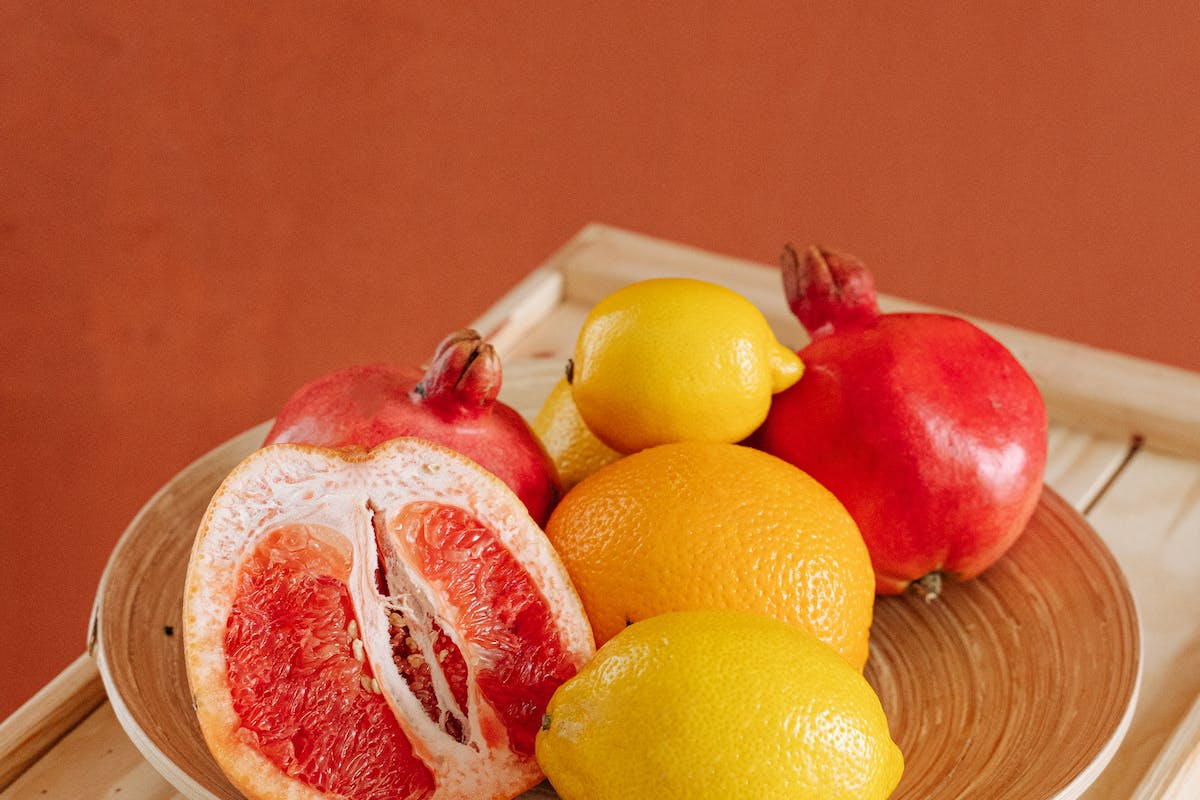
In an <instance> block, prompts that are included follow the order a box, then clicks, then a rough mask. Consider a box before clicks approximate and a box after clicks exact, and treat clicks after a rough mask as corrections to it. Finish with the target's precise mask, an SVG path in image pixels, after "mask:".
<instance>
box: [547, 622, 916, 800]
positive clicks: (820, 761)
mask: <svg viewBox="0 0 1200 800" xmlns="http://www.w3.org/2000/svg"><path fill="white" fill-rule="evenodd" d="M535 747H536V754H537V759H538V763H539V764H540V765H541V767H542V770H543V771H544V772H545V773H546V776H547V777H548V778H549V779H550V783H551V784H552V785H553V786H554V789H555V790H556V791H557V792H558V794H559V795H560V796H561V797H563V798H564V800H585V798H586V800H610V798H611V800H617V798H622V799H623V798H629V797H657V798H663V800H672V799H673V798H688V799H689V800H705V799H706V798H714V799H715V798H720V800H730V799H731V798H747V799H749V798H754V799H755V800H761V799H762V798H792V799H793V800H806V799H811V800H817V798H820V800H883V798H886V797H887V796H888V795H890V794H891V793H892V791H893V790H894V789H895V788H896V785H897V784H898V783H899V781H900V775H901V773H902V771H903V769H904V760H903V756H902V755H901V753H900V750H899V748H898V747H897V746H896V744H895V742H893V741H892V738H891V735H890V733H889V731H888V725H887V719H886V718H885V716H884V711H883V707H882V705H881V704H880V702H879V698H878V696H877V695H876V694H875V692H874V690H873V689H872V688H871V686H870V684H868V683H867V682H866V680H865V679H864V678H863V677H862V675H860V674H859V673H858V672H856V671H855V670H854V669H853V668H851V667H850V666H849V665H848V664H846V662H845V661H844V660H842V659H841V658H839V657H838V655H837V654H836V653H834V652H833V651H832V650H830V649H829V648H828V647H827V646H825V645H824V644H822V643H821V642H819V641H818V640H817V639H815V638H814V637H812V636H811V635H810V634H808V633H805V632H804V631H802V630H800V629H798V628H796V627H795V626H793V625H788V624H787V623H783V622H780V621H778V620H774V619H770V618H767V617H760V616H757V615H754V614H749V613H746V612H735V611H681V612H673V613H669V614H663V615H660V616H657V617H652V618H650V619H647V620H644V621H642V622H636V623H634V624H633V625H631V626H630V627H628V628H627V629H625V630H624V631H622V632H621V633H619V634H617V636H615V637H614V638H613V639H611V640H610V641H609V642H608V643H607V644H605V645H604V646H603V647H601V648H600V650H599V651H598V652H597V654H596V657H595V658H594V659H593V660H592V661H591V662H589V663H588V664H587V665H586V666H584V668H583V669H582V670H580V672H579V673H578V674H577V675H575V677H573V678H571V679H569V680H568V681H567V682H566V683H564V684H562V685H561V686H560V687H559V688H558V689H557V690H556V691H555V693H554V695H553V696H552V697H551V699H550V703H549V705H548V706H547V708H546V715H545V717H544V718H543V720H542V729H541V731H539V733H538V735H537V739H536V744H535Z"/></svg>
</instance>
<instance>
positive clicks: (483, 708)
mask: <svg viewBox="0 0 1200 800" xmlns="http://www.w3.org/2000/svg"><path fill="white" fill-rule="evenodd" d="M184 639H185V650H186V661H187V672H188V680H189V683H190V685H191V690H192V694H193V697H194V699H195V704H196V714H197V717H198V720H199V723H200V729H201V731H202V733H203V735H204V738H205V741H206V742H207V743H208V747H209V749H210V750H211V751H212V754H213V756H214V758H215V759H216V761H217V763H218V764H219V765H220V766H221V768H222V769H223V770H224V771H225V773H226V775H227V776H228V777H229V779H230V780H231V781H232V783H233V784H234V785H235V786H236V787H237V788H238V789H239V790H240V791H242V792H243V793H244V794H246V795H247V796H248V797H251V798H284V797H286V798H318V797H338V798H354V800H383V798H389V800H391V799H393V798H414V799H415V798H435V799H436V800H441V799H442V798H511V797H514V796H516V795H518V794H520V793H521V792H523V791H525V790H526V789H528V788H529V787H531V786H533V785H534V784H536V783H537V782H538V781H539V780H541V777H542V774H541V771H540V770H539V768H538V766H537V763H536V761H535V760H534V753H533V750H534V747H533V740H534V736H535V734H536V732H537V729H538V726H539V724H540V722H541V717H542V714H543V712H544V710H545V706H546V703H547V702H548V701H549V698H550V695H551V694H552V693H553V691H554V689H555V688H556V687H557V686H558V685H559V684H560V683H562V682H563V681H565V680H566V679H567V678H569V677H570V676H572V675H574V674H575V672H576V671H577V670H578V669H579V667H580V666H582V665H583V663H584V662H586V661H587V660H588V659H589V658H590V657H591V655H592V654H593V652H594V650H595V646H594V644H593V640H592V634H591V629H590V626H589V625H588V622H587V618H586V617H585V616H584V611H583V607H582V605H581V603H580V601H579V598H578V596H577V595H576V593H575V590H574V588H573V587H572V585H571V582H570V579H569V578H568V577H567V574H566V571H565V570H564V568H563V566H562V564H561V563H560V562H559V560H558V556H557V555H556V554H555V552H554V550H553V549H552V548H551V546H550V544H549V542H548V540H547V539H546V537H545V535H544V534H543V533H542V531H541V530H540V529H539V528H538V527H537V525H536V524H535V523H534V522H533V520H532V519H530V517H529V515H528V513H527V512H526V510H525V507H524V505H523V504H522V503H521V501H520V500H519V499H518V498H517V496H516V495H515V494H513V493H512V492H511V491H510V490H509V488H508V487H507V486H505V485H504V483H503V482H502V481H500V480H499V479H498V478H496V477H494V476H493V475H491V474H490V473H488V472H485V471H484V470H483V469H481V468H480V467H478V466H476V465H475V464H474V462H472V461H470V460H468V459H467V458H465V457H463V456H460V455H458V454H457V453H454V452H452V451H450V450H448V449H446V448H443V447H440V446H438V445H434V444H430V443H428V442H424V441H421V440H418V439H396V440H393V441H391V442H388V443H385V444H383V445H380V446H379V447H377V448H375V449H373V450H365V449H361V448H353V449H346V450H330V449H324V448H316V447H309V446H305V445H294V444H277V445H271V446H269V447H265V448H263V449H261V450H258V451H257V452H255V453H254V454H252V455H250V456H249V457H247V458H246V460H245V461H243V462H242V463H241V464H240V465H239V466H238V467H237V468H236V469H235V470H234V471H233V472H232V473H231V474H230V475H229V477H228V478H227V479H226V480H225V482H224V483H223V484H222V485H221V487H220V489H219V490H218V491H217V493H216V495H215V496H214V498H213V500H212V502H211V504H210V505H209V508H208V511H207V513H206V514H205V516H204V519H203V521H202V522H201V525H200V530H199V532H198V534H197V537H196V542H195V545H194V547H193V550H192V555H191V561H190V563H189V565H188V573H187V584H186V588H185V594H184Z"/></svg>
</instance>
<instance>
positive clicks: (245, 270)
mask: <svg viewBox="0 0 1200 800" xmlns="http://www.w3.org/2000/svg"><path fill="white" fill-rule="evenodd" d="M429 5H433V6H434V7H433V8H430V7H427V6H429ZM439 5H442V4H416V3H398V2H397V3H393V2H387V3H367V4H343V3H332V2H330V3H296V2H286V3H285V2H278V3H264V4H247V3H212V2H199V3H176V2H170V3H153V2H148V3H130V2H117V3H95V4H92V3H86V4H85V3H67V2H53V3H45V2H26V1H25V0H6V1H5V2H3V3H0V274H2V280H0V291H2V292H3V295H2V297H3V308H2V312H3V313H2V314H0V353H2V355H3V361H2V364H0V368H2V370H3V372H2V374H3V389H2V395H0V396H2V399H3V406H2V409H0V410H2V417H0V425H2V428H0V436H2V437H3V447H4V451H3V452H4V457H3V459H2V460H0V492H2V495H0V497H2V502H3V505H2V506H0V526H2V527H0V537H2V538H0V545H2V548H3V549H2V551H0V609H2V610H3V615H2V626H0V676H3V677H2V678H0V716H4V715H7V714H8V713H9V712H11V711H12V710H14V709H15V708H16V707H17V705H18V704H19V703H20V702H21V701H23V700H24V699H26V698H27V697H28V696H29V695H30V694H31V693H32V692H33V691H34V690H35V689H36V688H37V687H38V686H40V685H41V684H43V683H44V682H45V681H47V680H48V679H49V678H51V677H52V676H53V675H54V674H56V673H57V672H58V671H59V670H60V669H61V668H62V667H64V666H65V665H66V664H68V663H69V662H70V661H71V660H72V658H74V657H75V656H76V655H77V654H79V653H80V652H81V651H82V650H83V647H84V640H85V627H86V620H87V615H88V610H89V607H90V604H91V600H92V597H93V595H94V592H95V589H96V585H97V581H98V580H99V577H100V574H101V571H102V569H103V566H104V563H105V560H106V558H107V555H108V553H109V551H110V550H111V548H112V547H113V545H114V544H115V542H116V541H117V538H118V537H119V536H120V534H121V531H122V530H123V528H124V527H125V525H126V524H127V523H128V521H129V520H130V519H131V518H132V516H133V515H134V514H135V513H136V511H137V509H138V507H139V506H140V505H141V504H142V503H143V502H144V501H145V500H146V499H147V498H148V497H149V496H150V495H151V494H152V493H153V491H154V490H155V489H156V488H157V487H158V486H160V485H161V484H162V483H163V482H165V481H166V480H167V479H169V478H170V477H171V476H172V475H173V474H174V473H175V472H176V471H177V470H179V469H180V468H182V467H183V466H184V465H186V464H187V463H188V462H189V461H191V460H192V459H194V458H195V457H197V456H198V455H200V454H201V453H203V452H204V451H206V450H207V449H209V448H211V447H212V446H214V445H216V444H218V443H219V442H221V441H223V440H224V439H226V438H228V437H230V436H231V435H233V434H235V433H237V432H239V431H241V430H243V429H245V428H247V427H249V426H251V425H253V424H255V423H257V422H259V421H261V420H263V419H266V418H268V417H270V416H272V415H273V414H274V412H275V410H276V408H277V407H278V405H279V404H280V403H281V402H282V401H283V399H284V398H285V397H286V396H287V395H288V394H289V392H290V391H291V390H292V389H293V388H294V387H296V386H297V385H298V384H300V383H301V382H303V381H304V380H306V379H308V378H310V377H313V376H314V375H316V374H318V373H320V372H322V371H325V370H328V369H331V368H333V367H337V366H340V365H343V364H347V363H354V362H359V361H367V360H375V359H394V360H398V361H402V362H411V363H418V362H419V361H421V360H422V359H423V358H424V357H425V356H426V355H427V354H428V353H429V351H430V348H431V347H432V346H433V344H434V343H435V342H436V341H437V340H438V339H439V338H440V337H441V335H442V334H443V333H445V332H447V331H449V330H450V329H452V328H454V327H457V326H459V325H461V324H463V323H465V322H467V321H469V320H471V319H472V318H474V317H475V316H476V315H477V314H479V313H480V312H481V311H482V310H483V309H484V308H486V307H487V306H488V304H489V303H490V302H491V301H492V300H494V299H495V298H496V297H497V296H499V295H500V294H501V293H502V292H503V291H504V290H505V289H506V288H508V287H510V286H511V285H512V284H513V283H515V282H516V281H517V280H518V279H519V278H520V277H521V276H522V275H523V274H525V273H526V272H527V271H528V270H529V269H531V268H533V267H534V266H536V265H537V264H538V263H539V262H540V261H541V260H542V259H543V258H544V257H546V256H547V255H548V254H549V253H550V252H551V251H552V250H554V249H555V248H556V247H557V246H558V245H559V244H561V243H562V242H564V241H565V240H567V239H568V238H569V237H571V236H572V235H573V234H574V233H575V232H576V231H577V230H578V229H579V228H580V227H581V226H582V225H584V224H585V223H587V222H589V221H592V220H598V221H603V222H607V223H611V224H615V225H619V226H624V227H628V228H631V229H634V230H638V231H642V232H646V233H650V234H654V235H657V236H661V237H665V238H670V239H675V240H679V241H683V242H687V243H690V244H694V245H698V246H701V247H704V248H708V249H712V250H716V251H719V252H723V253H728V254H732V255H736V256H741V257H745V258H750V259H755V260H759V261H763V262H773V261H774V259H775V257H776V253H777V252H778V250H779V247H780V245H781V244H782V243H783V242H784V241H785V240H788V239H796V240H797V241H798V242H800V243H805V242H809V241H814V240H815V241H821V242H824V243H828V244H832V245H836V246H840V247H843V248H845V249H848V250H850V251H852V252H855V253H857V254H859V255H861V256H863V257H865V258H866V259H868V261H869V263H870V264H871V265H872V266H873V267H874V270H875V273H876V277H877V282H878V284H879V285H880V286H881V288H882V289H883V290H884V291H887V292H889V293H891V294H896V295H900V296H905V297H909V298H912V299H919V300H923V301H927V302H930V303H934V304H939V305H943V306H947V307H950V308H954V309H959V310H961V311H965V312H969V313H972V314H977V315H981V316H984V317H987V318H992V319H995V320H1001V321H1006V322H1010V323H1015V324H1018V325H1023V326H1026V327H1030V328H1034V329H1038V330H1042V331H1045V332H1048V333H1051V334H1055V335H1058V336H1062V337H1066V338H1070V339H1074V340H1077V341H1081V342H1085V343H1088V344H1092V345H1097V346H1102V347H1106V348H1110V349H1116V350H1121V351H1124V352H1128V353H1132V354H1134V355H1138V356H1143V357H1146V358H1150V359H1155V360H1158V361H1162V362H1167V363H1170V364H1174V365H1178V366H1183V367H1187V368H1191V369H1200V353H1198V352H1197V350H1196V347H1195V337H1194V335H1193V327H1194V326H1193V323H1192V321H1191V320H1192V319H1193V311H1194V309H1193V306H1194V304H1195V301H1196V300H1197V298H1198V297H1200V291H1198V290H1200V278H1198V277H1197V273H1196V270H1195V267H1194V263H1193V262H1194V258H1195V253H1196V252H1197V249H1198V247H1200V213H1198V206H1200V203H1198V201H1200V151H1198V142H1200V66H1198V64H1200V49H1198V48H1197V44H1196V43H1197V42H1198V41H1200V5H1197V4H1196V3H1194V2H1177V3H1159V4H1152V5H1146V4H1129V3H1114V2H1102V3H1050V4H1045V3H1032V2H1029V3H1019V2H1001V3H988V4H982V3H966V4H963V3H956V2H937V3H933V2H931V3H925V4H916V5H917V6H918V7H917V8H913V7H912V6H913V5H914V4H910V3H887V4H885V3H874V2H850V3H846V2H825V3H809V4H803V5H801V4H795V3H775V4H771V3H758V4H749V5H747V4H743V3H678V4H654V8H648V7H647V6H648V5H650V4H646V3H643V2H624V3H607V4H590V3H587V4H585V3H565V4H563V3H519V4H518V3H512V4H507V5H508V9H509V10H498V6H499V5H501V4H491V3H469V4H458V3H455V4H444V5H445V6H447V8H438V7H437V6H439ZM798 6H799V7H798ZM747 9H749V10H747Z"/></svg>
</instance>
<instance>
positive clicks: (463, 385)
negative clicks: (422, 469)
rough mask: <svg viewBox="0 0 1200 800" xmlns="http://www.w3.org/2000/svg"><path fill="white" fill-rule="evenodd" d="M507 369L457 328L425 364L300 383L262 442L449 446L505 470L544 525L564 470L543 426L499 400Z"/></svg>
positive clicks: (378, 367)
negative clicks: (535, 426) (413, 441)
mask: <svg viewBox="0 0 1200 800" xmlns="http://www.w3.org/2000/svg"><path fill="white" fill-rule="evenodd" d="M501 379H502V372H501V366H500V359H499V357H498V356H497V355H496V353H495V351H494V350H493V348H492V347H491V345H489V344H486V343H485V342H483V341H482V339H481V337H480V336H479V335H478V334H477V333H475V332H474V331H467V330H464V331H457V332H455V333H452V334H450V335H449V336H447V337H446V338H445V339H444V340H443V341H442V343H441V344H439V345H438V349H437V352H436V353H435V354H434V358H433V361H432V363H431V365H430V367H429V369H428V370H427V371H425V372H422V371H421V370H418V369H412V368H407V367H402V366H396V365H393V364H386V363H377V364H364V365H355V366H350V367H345V368H342V369H339V370H335V371H333V372H330V373H328V374H327V375H323V376H321V377H319V378H316V379H315V380H313V381H311V382H309V383H308V384H305V385H304V386H302V387H301V388H300V389H299V390H297V391H296V392H295V393H294V394H293V395H292V396H291V397H290V398H289V399H288V400H287V402H286V403H285V404H284V406H283V408H282V409H281V410H280V412H279V415H278V416H277V417H276V418H275V422H274V424H273V426H272V427H271V430H270V432H269V433H268V434H267V437H266V439H265V440H264V442H263V444H264V445H269V444H274V443H277V442H293V443H297V444H309V445H317V446H321V447H331V448H343V447H365V448H372V447H375V446H376V445H379V444H382V443H383V442H386V441H388V440H390V439H396V438H399V437H401V436H413V437H416V438H419V439H424V440H426V441H431V442H434V443H436V444H440V445H443V446H445V447H449V448H450V449H452V450H455V451H457V452H459V453H461V454H462V455H465V456H467V457H468V458H470V459H471V460H472V461H474V462H475V463H477V464H479V465H480V466H481V467H483V468H484V469H486V470H488V471H489V472H491V473H492V474H493V475H495V476H496V477H498V478H500V479H501V480H502V481H504V482H505V483H506V484H508V487H509V488H510V489H512V490H513V492H514V493H516V495H517V496H518V497H520V498H521V500H522V502H524V504H525V507H526V508H527V509H528V510H529V515H530V516H531V517H532V518H533V520H534V521H535V522H536V523H537V524H538V526H539V527H544V526H545V524H546V520H547V519H549V517H550V512H551V511H552V510H553V508H554V506H555V505H556V504H557V503H558V499H559V497H560V495H561V484H560V481H559V478H558V471H557V469H556V468H555V466H554V462H553V460H552V459H551V458H550V456H549V454H548V453H547V452H546V449H545V448H544V447H543V446H542V443H541V441H540V440H539V439H538V438H537V434H535V433H534V432H533V430H532V429H531V428H530V427H529V425H528V423H526V422H525V420H524V418H523V417H521V415H520V414H518V413H517V412H516V411H515V410H514V409H513V408H512V407H510V406H508V405H506V404H505V403H503V402H501V401H500V400H498V399H497V395H498V394H499V391H500V383H501Z"/></svg>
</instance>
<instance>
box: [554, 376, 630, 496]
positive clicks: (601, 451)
mask: <svg viewBox="0 0 1200 800" xmlns="http://www.w3.org/2000/svg"><path fill="white" fill-rule="evenodd" d="M532 427H533V432H534V433H536V434H537V435H538V438H539V439H541V441H542V444H543V445H544V446H545V448H546V452H547V453H549V454H550V458H551V460H553V461H554V466H555V467H557V468H558V477H559V479H560V480H561V481H562V489H563V491H564V492H565V491H568V490H569V489H570V488H571V487H573V486H574V485H575V484H577V483H579V482H580V481H581V480H583V479H584V478H586V477H587V476H588V475H591V474H592V473H593V472H595V471H596V470H598V469H600V467H603V466H604V465H605V464H608V463H611V462H613V461H616V460H617V459H618V458H620V457H621V454H620V453H618V452H617V451H616V450H613V449H612V448H611V447H609V446H608V445H606V444H605V443H604V442H602V441H600V440H599V439H597V438H596V435H595V434H594V433H592V431H591V429H590V428H588V426H587V424H586V423H585V422H584V421H583V417H581V416H579V409H578V408H576V407H575V400H574V399H573V398H572V397H571V385H570V384H569V383H567V379H566V378H562V379H560V380H559V382H558V383H556V384H555V385H554V388H553V389H551V390H550V394H549V395H548V396H547V397H546V402H545V403H543V404H542V407H541V409H540V410H539V411H538V413H537V416H536V417H534V419H533V425H532Z"/></svg>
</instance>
